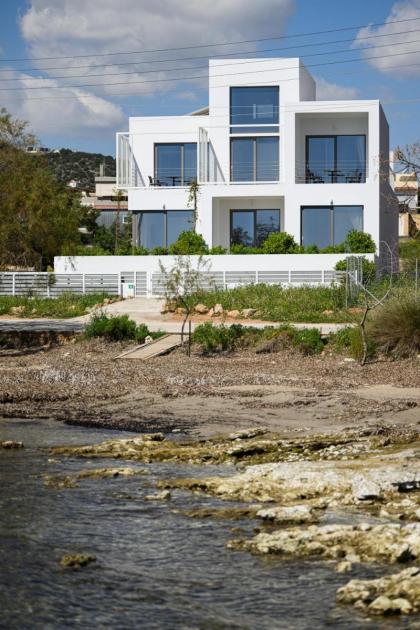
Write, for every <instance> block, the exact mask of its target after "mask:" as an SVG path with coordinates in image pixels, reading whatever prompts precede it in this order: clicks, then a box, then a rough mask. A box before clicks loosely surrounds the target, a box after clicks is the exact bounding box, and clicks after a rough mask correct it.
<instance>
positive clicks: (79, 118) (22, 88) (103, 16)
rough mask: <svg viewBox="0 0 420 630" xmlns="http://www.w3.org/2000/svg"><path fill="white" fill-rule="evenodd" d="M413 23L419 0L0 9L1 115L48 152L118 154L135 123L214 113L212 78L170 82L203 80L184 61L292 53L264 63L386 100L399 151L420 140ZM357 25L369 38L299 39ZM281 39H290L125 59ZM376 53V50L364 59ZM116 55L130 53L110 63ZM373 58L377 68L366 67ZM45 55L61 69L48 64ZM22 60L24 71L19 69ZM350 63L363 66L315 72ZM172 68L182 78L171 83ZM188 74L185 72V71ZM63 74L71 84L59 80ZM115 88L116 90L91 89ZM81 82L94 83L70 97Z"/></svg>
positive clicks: (7, 1)
mask: <svg viewBox="0 0 420 630" xmlns="http://www.w3.org/2000/svg"><path fill="white" fill-rule="evenodd" d="M416 17H417V18H420V0H401V1H399V2H393V1H391V0H369V2H366V0H353V1H352V2H338V1H337V0H259V2H257V3H256V2H252V3H251V2H250V1H249V0H248V1H247V2H245V3H244V2H243V0H201V1H200V3H197V2H196V0H182V1H181V0H154V2H152V3H151V2H150V0H119V1H118V2H115V0H89V1H88V2H86V0H32V1H30V0H3V2H2V3H1V6H0V70H1V72H0V77H1V80H0V106H5V107H7V108H8V109H9V111H11V112H12V114H14V115H17V116H19V117H21V118H24V119H25V120H28V121H29V123H30V125H31V126H32V128H33V130H34V131H35V133H36V134H37V135H38V137H39V138H40V139H41V141H42V143H43V144H44V145H47V146H51V147H53V148H56V147H62V146H65V147H70V148H73V149H82V150H88V151H101V152H105V153H112V154H113V153H114V144H115V141H114V134H115V131H123V130H126V129H127V118H128V116H129V115H158V114H164V115H169V114H178V113H185V112H188V111H191V110H194V109H197V108H199V107H200V106H202V105H204V104H206V103H207V93H206V88H205V84H206V80H205V78H204V79H202V80H200V81H196V80H195V81H194V80H185V79H184V80H181V79H178V80H176V81H168V80H167V79H168V78H171V79H173V78H175V77H186V76H191V75H197V74H203V72H204V73H205V70H203V69H202V66H203V64H205V63H206V59H200V60H196V59H192V60H191V59H190V60H187V61H177V59H178V58H179V57H194V56H200V57H203V56H205V55H211V52H213V53H216V54H223V53H226V52H238V54H239V52H240V53H241V56H246V52H250V54H251V55H252V56H253V55H255V53H258V51H259V50H262V49H264V48H275V47H277V48H280V47H286V46H288V47H292V46H293V48H290V50H288V51H277V52H271V53H261V54H262V55H265V56H276V55H278V56H301V57H302V58H303V60H304V62H305V63H306V64H307V66H309V70H310V71H311V72H312V74H313V75H314V76H315V78H316V80H317V83H318V92H319V98H327V99H328V98H331V99H335V98H380V99H381V100H382V101H383V105H384V109H385V112H386V114H387V117H388V120H389V123H390V127H391V146H395V145H397V144H402V145H404V144H406V143H411V142H414V141H417V140H419V135H420V133H419V125H418V120H419V112H420V19H418V20H415V19H414V18H416ZM396 20H406V21H404V22H400V23H398V24H397V23H395V21H396ZM408 20H409V21H408ZM392 22H394V23H392ZM383 23H386V24H385V25H384V26H372V27H369V26H368V25H370V24H383ZM350 26H358V27H362V26H366V27H367V28H356V29H353V30H342V31H339V32H331V33H328V34H319V35H312V36H304V37H296V35H297V34H302V33H313V32H315V31H326V30H329V29H331V30H333V29H344V28H346V27H350ZM409 31H412V32H409ZM275 36H283V37H285V39H283V40H281V41H279V40H272V41H265V42H261V43H257V44H241V45H239V44H238V45H237V46H236V47H235V46H223V47H220V46H219V47H217V46H215V47H213V48H201V49H200V48H196V49H192V50H184V51H171V52H169V53H168V52H166V53H165V52H160V53H158V52H154V53H149V54H144V53H143V54H136V55H132V54H129V55H128V54H127V52H128V51H130V52H131V51H144V50H154V51H156V49H163V48H176V47H181V46H184V47H185V46H195V45H197V44H198V45H202V44H205V43H224V42H232V41H242V40H256V39H259V38H268V37H275ZM378 36H379V37H378ZM337 40H338V41H337ZM342 40H350V41H342ZM335 41H337V43H329V44H327V45H325V42H335ZM307 44H311V46H307ZM368 46H380V48H376V49H375V48H374V49H373V50H370V49H369V48H367V51H366V47H368ZM361 47H364V48H365V50H362V49H361ZM343 50H344V51H346V52H338V51H343ZM109 52H113V53H115V52H118V53H120V52H125V53H126V54H124V55H114V56H104V55H105V54H106V53H109ZM321 52H322V53H328V54H324V55H319V53H321ZM311 54H312V55H315V56H311ZM75 55H79V56H80V55H84V56H83V57H78V58H75V57H74V56H75ZM367 56H376V57H377V59H375V60H372V59H364V57H367ZM45 57H50V58H51V57H58V58H60V57H61V59H52V60H49V61H46V60H40V58H45ZM63 57H66V58H63ZM16 58H18V59H27V61H12V60H13V59H16ZM163 59H169V61H168V62H162V60H163ZM346 59H348V60H351V59H358V60H360V61H357V62H356V61H353V62H352V63H340V64H336V65H324V66H322V65H314V64H322V63H326V62H331V61H333V62H336V61H339V60H346ZM156 61H160V62H161V63H159V64H156ZM134 62H136V63H134ZM139 62H142V65H139ZM104 63H106V64H108V65H106V66H104V65H103V64H104ZM129 63H131V65H128V64H129ZM111 64H113V65H111ZM76 65H77V66H78V68H76V69H75V68H74V66H76ZM94 66H96V67H94ZM97 66H99V68H98V67H97ZM195 66H197V68H194V67H195ZM174 67H179V68H180V71H178V72H176V73H175V72H174V71H173V70H171V69H172V68H174ZM183 67H184V68H189V70H184V71H183V72H182V68H183ZM71 68H72V69H71ZM191 68H192V69H191ZM123 72H125V73H127V72H130V74H121V73H123ZM103 73H106V74H108V75H111V76H109V77H104V76H102V74H103ZM67 75H69V76H70V77H71V78H69V79H66V78H63V77H66V76H67ZM88 75H96V76H93V77H92V76H91V78H87V76H88ZM34 77H36V79H35V80H34ZM57 77H60V78H57ZM162 79H164V80H162ZM111 82H112V83H117V84H118V85H114V86H109V85H108V86H104V85H102V86H101V85H96V86H91V85H90V84H91V83H97V84H98V83H99V84H104V83H111ZM129 83H132V85H131V86H130V85H129ZM83 84H84V85H86V84H88V85H87V86H86V87H74V86H80V85H83ZM33 87H37V88H42V89H36V90H34V89H31V88H33ZM57 88H58V89H57ZM127 93H129V95H128V96H127V95H126V94H127ZM121 94H123V95H121ZM124 94H125V95H124ZM408 99H413V102H412V103H410V102H407V100H408ZM415 99H418V102H416V100H415ZM395 101H404V102H395Z"/></svg>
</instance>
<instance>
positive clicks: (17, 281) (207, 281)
mask: <svg viewBox="0 0 420 630" xmlns="http://www.w3.org/2000/svg"><path fill="white" fill-rule="evenodd" d="M344 275H345V272H343V271H331V270H318V271H317V270H308V271H293V270H288V271H275V270H274V271H251V270H249V271H246V270H245V271H210V272H203V286H204V287H206V286H207V287H208V288H209V289H210V288H218V289H232V288H234V287H237V286H243V285H246V284H261V283H262V284H271V285H286V286H287V285H289V286H298V285H302V284H311V285H329V284H331V283H332V282H338V281H340V280H341V278H342V277H343V276H344ZM126 284H130V285H133V293H134V295H135V296H136V297H161V296H163V295H164V274H163V273H162V272H156V271H122V272H118V273H103V274H98V273H35V272H16V273H9V272H5V273H0V295H9V296H34V297H35V296H37V297H51V298H55V297H57V296H59V295H62V294H63V293H74V294H79V295H82V294H89V293H107V294H109V295H123V287H124V285H126Z"/></svg>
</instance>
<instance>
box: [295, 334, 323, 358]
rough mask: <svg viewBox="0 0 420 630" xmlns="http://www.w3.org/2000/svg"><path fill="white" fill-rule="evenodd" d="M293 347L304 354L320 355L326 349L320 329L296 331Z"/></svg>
mask: <svg viewBox="0 0 420 630" xmlns="http://www.w3.org/2000/svg"><path fill="white" fill-rule="evenodd" d="M293 345H294V346H295V347H296V348H298V350H300V352H303V354H319V353H320V352H322V351H323V349H324V342H323V340H322V338H321V333H320V331H319V330H318V328H306V329H305V330H295V332H294V335H293Z"/></svg>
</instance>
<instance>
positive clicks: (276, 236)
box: [262, 232, 299, 254]
mask: <svg viewBox="0 0 420 630" xmlns="http://www.w3.org/2000/svg"><path fill="white" fill-rule="evenodd" d="M262 250H263V253H264V254H296V253H297V252H298V250H299V246H298V244H297V243H296V241H295V239H294V238H293V236H292V235H291V234H288V233H287V232H272V233H271V234H269V236H268V237H267V238H266V240H265V241H264V243H263V245H262Z"/></svg>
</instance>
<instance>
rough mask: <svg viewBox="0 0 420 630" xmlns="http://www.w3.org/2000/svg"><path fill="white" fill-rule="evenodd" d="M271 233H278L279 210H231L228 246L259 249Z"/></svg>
mask: <svg viewBox="0 0 420 630" xmlns="http://www.w3.org/2000/svg"><path fill="white" fill-rule="evenodd" d="M272 232H280V210H259V209H258V210H231V211H230V244H231V245H245V246H246V247H260V246H261V245H262V244H263V243H264V241H265V240H266V238H267V237H268V236H269V235H270V234H271V233H272Z"/></svg>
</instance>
